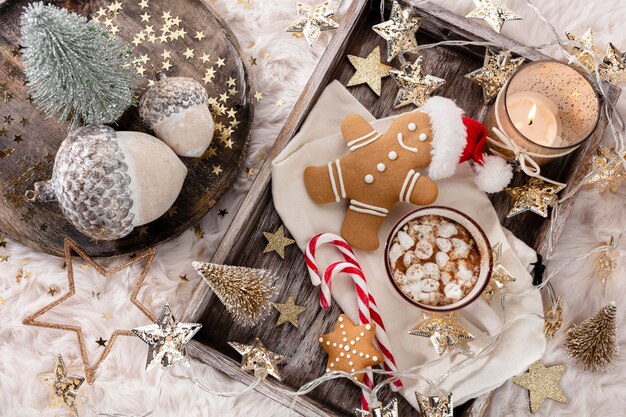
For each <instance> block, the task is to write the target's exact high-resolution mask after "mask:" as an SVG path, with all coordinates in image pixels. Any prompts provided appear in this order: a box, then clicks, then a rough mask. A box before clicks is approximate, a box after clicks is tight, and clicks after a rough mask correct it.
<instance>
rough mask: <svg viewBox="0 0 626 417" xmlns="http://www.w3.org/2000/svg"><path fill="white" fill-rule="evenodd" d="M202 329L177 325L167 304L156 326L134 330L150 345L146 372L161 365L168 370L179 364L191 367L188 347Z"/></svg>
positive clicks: (189, 324) (191, 325) (195, 324)
mask: <svg viewBox="0 0 626 417" xmlns="http://www.w3.org/2000/svg"><path fill="white" fill-rule="evenodd" d="M201 327H202V325H201V324H200V323H176V319H175V318H174V316H173V315H172V310H171V309H170V305H169V304H165V307H163V310H162V311H161V315H160V316H159V319H158V320H157V322H156V324H150V325H148V326H143V327H137V328H135V329H133V333H135V335H136V336H137V337H139V338H140V339H141V340H143V341H144V342H145V343H147V344H148V345H149V348H148V359H147V360H146V370H150V369H152V368H153V367H154V366H156V365H157V364H159V363H160V364H161V365H163V366H164V367H166V368H168V367H170V366H173V365H175V364H177V363H180V364H181V365H184V366H190V364H189V359H187V348H186V345H187V343H188V342H189V341H190V340H191V338H192V337H193V336H194V335H195V334H196V333H198V330H200V328H201Z"/></svg>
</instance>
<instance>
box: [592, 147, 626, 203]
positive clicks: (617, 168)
mask: <svg viewBox="0 0 626 417" xmlns="http://www.w3.org/2000/svg"><path fill="white" fill-rule="evenodd" d="M624 156H625V157H626V154H624ZM591 169H592V171H596V173H595V174H593V175H592V176H591V178H589V180H588V183H589V184H592V185H594V186H595V188H596V189H597V190H598V192H600V193H603V192H605V191H606V190H609V191H611V192H612V193H615V192H616V191H617V189H618V188H619V186H620V185H621V184H622V183H623V182H624V181H625V180H626V167H624V163H623V162H622V158H620V157H619V155H618V154H617V153H616V152H615V151H614V150H612V149H609V148H605V147H604V146H600V147H599V148H598V150H597V153H596V155H595V156H594V157H592V168H591Z"/></svg>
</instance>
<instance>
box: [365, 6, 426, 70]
mask: <svg viewBox="0 0 626 417" xmlns="http://www.w3.org/2000/svg"><path fill="white" fill-rule="evenodd" d="M422 20H423V19H422V18H421V17H412V16H411V10H410V9H408V8H407V9H404V10H402V8H401V7H400V5H399V4H398V2H397V1H395V0H394V2H393V6H392V7H391V16H390V17H389V20H387V21H386V22H383V23H379V24H378V25H374V26H372V30H373V31H374V32H376V33H378V34H379V35H380V36H382V37H383V38H384V39H385V40H386V41H387V62H389V61H391V60H392V59H394V58H395V57H396V56H398V54H400V53H402V52H407V51H410V50H412V49H414V48H417V40H415V32H417V29H419V27H420V24H421V23H422Z"/></svg>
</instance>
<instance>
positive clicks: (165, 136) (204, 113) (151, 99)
mask: <svg viewBox="0 0 626 417" xmlns="http://www.w3.org/2000/svg"><path fill="white" fill-rule="evenodd" d="M208 101H209V96H208V94H207V92H206V90H205V89H204V87H203V86H202V84H200V83H199V82H197V81H196V80H194V79H192V78H187V77H171V78H162V79H161V80H159V81H157V82H156V83H155V84H154V85H153V86H152V87H150V89H148V91H146V92H145V93H144V95H143V96H142V97H141V100H140V101H139V116H140V117H141V119H142V120H143V122H144V123H145V124H146V126H148V127H149V128H150V129H152V130H153V131H154V133H155V134H156V136H157V137H158V138H159V139H161V140H162V141H163V142H165V143H167V144H168V145H169V146H170V147H171V148H172V149H173V150H174V152H176V153H177V154H178V155H180V156H188V157H198V156H202V154H203V153H204V151H206V149H207V148H208V147H209V145H210V144H211V140H212V139H213V129H214V127H215V125H214V123H213V117H212V116H211V112H210V111H209V107H208Z"/></svg>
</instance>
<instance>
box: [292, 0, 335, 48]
mask: <svg viewBox="0 0 626 417" xmlns="http://www.w3.org/2000/svg"><path fill="white" fill-rule="evenodd" d="M296 7H297V14H298V17H297V19H296V21H295V23H293V24H292V25H290V26H289V27H288V28H287V30H286V32H293V33H302V34H303V35H304V37H305V39H306V40H307V42H308V43H309V46H313V45H314V44H315V42H316V41H317V39H318V38H319V36H320V34H321V33H322V32H324V31H327V30H334V29H337V28H338V27H339V25H338V24H337V22H335V21H334V20H333V16H334V15H335V12H334V11H333V10H332V9H331V8H330V1H329V0H326V1H324V2H322V3H321V4H319V5H317V6H313V7H312V6H309V5H306V4H304V3H300V2H298V3H297V5H296Z"/></svg>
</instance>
